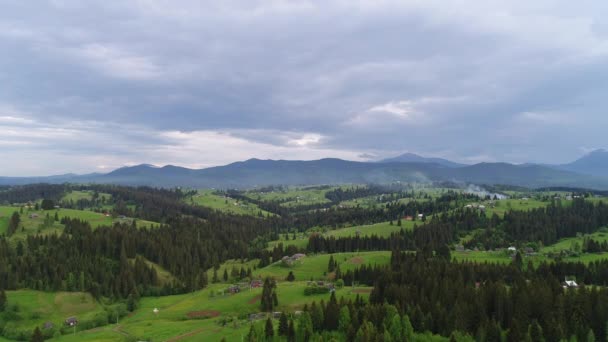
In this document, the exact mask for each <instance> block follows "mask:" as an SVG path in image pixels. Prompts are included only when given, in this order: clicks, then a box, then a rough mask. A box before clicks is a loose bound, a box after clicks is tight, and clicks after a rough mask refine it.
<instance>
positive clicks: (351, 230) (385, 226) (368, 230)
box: [268, 220, 422, 249]
mask: <svg viewBox="0 0 608 342" xmlns="http://www.w3.org/2000/svg"><path fill="white" fill-rule="evenodd" d="M415 224H418V225H420V224H422V223H421V222H414V221H406V220H402V221H401V227H400V226H398V225H397V221H394V222H393V225H391V224H390V222H388V221H387V222H381V223H376V224H369V225H361V226H352V227H346V228H339V229H334V230H325V231H324V232H323V233H322V234H323V235H325V236H333V237H336V238H341V237H350V236H356V235H357V232H359V236H361V237H365V236H371V235H374V234H375V235H376V236H379V237H389V236H390V235H391V233H396V232H399V231H400V230H401V229H402V228H403V229H404V230H411V229H414V225H415ZM319 230H321V229H320V228H316V229H312V230H310V231H309V232H308V233H305V234H302V233H297V235H296V239H295V240H285V234H280V235H279V240H274V241H270V242H269V243H268V249H273V248H274V247H275V246H277V245H278V244H279V243H282V244H283V247H287V246H289V245H294V246H296V247H297V248H301V249H306V246H308V238H309V235H310V234H311V233H312V232H318V231H319ZM289 238H290V239H292V238H293V233H289Z"/></svg>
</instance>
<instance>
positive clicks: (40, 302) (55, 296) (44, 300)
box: [3, 290, 107, 338]
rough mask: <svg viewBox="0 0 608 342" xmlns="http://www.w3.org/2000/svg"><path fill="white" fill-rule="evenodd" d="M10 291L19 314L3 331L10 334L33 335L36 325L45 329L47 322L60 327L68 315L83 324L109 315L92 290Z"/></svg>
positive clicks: (11, 302)
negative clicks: (92, 293)
mask: <svg viewBox="0 0 608 342" xmlns="http://www.w3.org/2000/svg"><path fill="white" fill-rule="evenodd" d="M6 295H7V298H8V304H9V308H10V309H9V311H11V312H12V313H11V315H15V316H17V317H18V318H19V319H15V320H11V321H10V322H9V323H7V326H5V328H4V332H3V335H4V336H5V337H9V338H14V337H16V336H20V335H24V336H29V333H31V332H32V331H33V330H34V329H35V328H36V327H40V329H41V330H44V329H42V328H43V325H44V324H45V323H47V322H50V323H51V324H52V325H53V328H51V329H52V330H53V331H57V330H58V329H60V328H62V327H63V326H64V321H65V319H66V318H68V317H72V316H73V317H76V318H77V319H78V320H79V322H80V323H81V324H84V322H86V321H94V320H98V319H99V317H100V316H101V317H107V314H106V311H105V310H104V308H103V306H102V305H101V304H99V303H98V302H97V301H96V300H95V299H94V298H93V297H92V296H91V295H90V294H89V293H83V292H41V291H32V290H18V291H7V292H6Z"/></svg>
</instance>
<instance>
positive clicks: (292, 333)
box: [287, 319, 296, 342]
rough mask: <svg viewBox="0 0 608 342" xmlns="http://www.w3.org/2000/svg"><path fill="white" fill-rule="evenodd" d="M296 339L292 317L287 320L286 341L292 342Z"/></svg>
mask: <svg viewBox="0 0 608 342" xmlns="http://www.w3.org/2000/svg"><path fill="white" fill-rule="evenodd" d="M295 340H296V327H295V326H294V323H293V319H290V320H289V328H288V329H287V341H289V342H294V341H295Z"/></svg>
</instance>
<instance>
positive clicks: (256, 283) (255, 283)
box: [249, 280, 264, 289]
mask: <svg viewBox="0 0 608 342" xmlns="http://www.w3.org/2000/svg"><path fill="white" fill-rule="evenodd" d="M263 285H264V283H263V282H262V281H261V280H252V281H251V283H250V284H249V287H251V288H252V289H255V288H258V287H262V286H263Z"/></svg>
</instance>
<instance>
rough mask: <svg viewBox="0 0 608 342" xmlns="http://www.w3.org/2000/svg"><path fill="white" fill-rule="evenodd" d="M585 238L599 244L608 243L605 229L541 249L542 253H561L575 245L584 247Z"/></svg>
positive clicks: (607, 233)
mask: <svg viewBox="0 0 608 342" xmlns="http://www.w3.org/2000/svg"><path fill="white" fill-rule="evenodd" d="M585 237H588V238H592V239H593V240H595V241H598V242H604V241H608V232H606V231H605V229H604V230H601V231H597V232H595V233H593V234H588V235H584V236H583V235H581V236H577V237H571V238H565V239H561V240H559V241H558V242H556V243H555V244H553V245H550V246H545V247H543V248H542V249H541V252H542V253H550V252H559V251H563V250H569V249H570V248H571V247H572V246H573V245H574V244H575V243H578V245H579V246H582V245H583V241H584V239H585Z"/></svg>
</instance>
